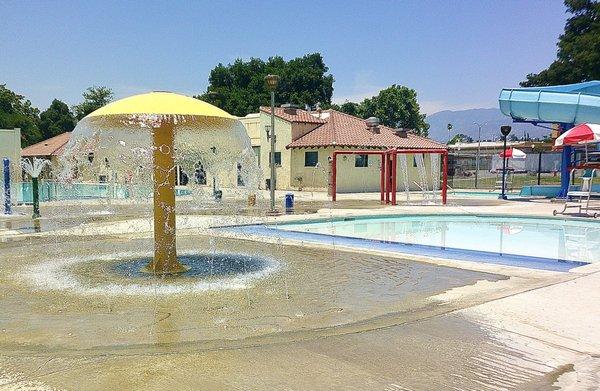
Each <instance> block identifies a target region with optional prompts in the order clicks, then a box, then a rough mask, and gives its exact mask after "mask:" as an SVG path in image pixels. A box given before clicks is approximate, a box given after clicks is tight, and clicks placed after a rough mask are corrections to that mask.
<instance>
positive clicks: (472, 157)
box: [448, 152, 560, 191]
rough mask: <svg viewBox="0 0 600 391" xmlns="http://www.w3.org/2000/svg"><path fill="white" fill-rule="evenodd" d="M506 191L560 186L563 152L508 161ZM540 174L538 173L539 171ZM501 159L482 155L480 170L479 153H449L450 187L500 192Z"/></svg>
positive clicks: (546, 153)
mask: <svg viewBox="0 0 600 391" xmlns="http://www.w3.org/2000/svg"><path fill="white" fill-rule="evenodd" d="M507 163H508V169H507V174H506V176H507V178H506V181H507V188H508V189H509V190H514V191H519V190H520V189H521V188H522V187H523V186H531V185H538V184H541V185H556V184H560V172H559V171H560V153H555V152H541V153H537V152H536V153H530V154H528V155H527V157H526V159H507ZM538 171H539V172H538ZM501 182H502V158H501V157H499V156H498V155H497V154H481V155H480V156H479V170H477V154H476V153H450V154H449V156H448V185H449V186H450V187H451V188H453V189H477V190H483V191H494V190H497V191H500V189H501V186H502V185H501Z"/></svg>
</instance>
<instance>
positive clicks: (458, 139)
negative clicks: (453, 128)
mask: <svg viewBox="0 0 600 391" xmlns="http://www.w3.org/2000/svg"><path fill="white" fill-rule="evenodd" d="M472 142H473V138H472V137H469V136H467V135H466V134H462V133H458V134H455V135H454V137H452V138H451V139H450V141H448V145H452V144H456V143H472Z"/></svg>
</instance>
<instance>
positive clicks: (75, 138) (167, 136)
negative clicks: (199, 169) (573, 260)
mask: <svg viewBox="0 0 600 391" xmlns="http://www.w3.org/2000/svg"><path fill="white" fill-rule="evenodd" d="M90 151H93V152H90ZM65 155H66V156H67V159H68V160H70V161H71V162H74V164H73V163H72V164H71V166H75V167H77V171H78V173H80V172H81V170H82V169H81V167H82V166H85V165H86V164H88V163H89V164H91V163H92V161H95V167H96V168H97V167H100V166H102V165H104V168H107V167H109V168H110V171H111V172H114V173H116V174H114V176H115V177H116V178H117V180H120V181H132V180H135V179H136V178H137V179H142V178H145V179H146V182H151V183H152V184H153V199H154V200H153V203H154V208H153V213H154V258H153V259H152V261H151V262H150V263H149V264H148V265H147V267H146V271H148V272H152V273H155V274H177V273H181V272H184V271H185V270H186V267H185V266H184V265H182V264H181V263H180V262H179V261H178V260H177V250H176V235H175V225H176V224H175V183H176V171H177V170H176V165H181V164H185V163H186V162H187V164H188V165H193V164H195V162H198V161H202V163H203V164H204V168H206V167H208V168H209V169H212V171H215V172H216V171H219V170H220V171H221V172H225V175H228V174H230V173H236V167H237V170H239V167H240V166H241V165H242V164H244V165H245V166H246V167H248V166H251V165H252V164H255V163H254V162H255V159H254V154H253V152H252V148H251V146H250V141H249V139H248V136H247V135H246V132H245V130H244V128H243V125H242V124H241V123H240V122H239V121H238V120H237V119H236V118H235V117H233V116H231V115H230V114H228V113H227V112H225V111H223V110H221V109H219V108H218V107H215V106H213V105H210V104H208V103H206V102H203V101H201V100H198V99H194V98H190V97H187V96H183V95H179V94H174V93H170V92H151V93H146V94H141V95H135V96H131V97H128V98H124V99H121V100H118V101H115V102H112V103H109V104H108V105H106V106H104V107H102V108H100V109H98V110H96V111H94V112H92V113H91V114H89V115H88V116H87V117H85V118H84V119H82V120H81V121H80V122H79V123H78V125H77V127H76V128H75V130H74V131H73V134H72V137H71V140H70V142H69V144H68V146H67V148H66V151H65ZM89 164H88V165H89ZM149 167H152V170H151V175H150V170H149V169H148V168H149ZM84 170H85V168H84ZM192 170H193V168H192ZM96 171H98V170H96ZM117 173H118V174H117ZM238 174H239V173H238ZM71 175H72V174H71ZM215 175H216V174H215Z"/></svg>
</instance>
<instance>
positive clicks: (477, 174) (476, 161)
mask: <svg viewBox="0 0 600 391" xmlns="http://www.w3.org/2000/svg"><path fill="white" fill-rule="evenodd" d="M473 123H474V124H475V125H477V127H478V128H479V131H478V132H477V157H476V158H475V188H476V189H477V179H478V178H479V155H480V154H481V126H482V124H480V123H477V122H473Z"/></svg>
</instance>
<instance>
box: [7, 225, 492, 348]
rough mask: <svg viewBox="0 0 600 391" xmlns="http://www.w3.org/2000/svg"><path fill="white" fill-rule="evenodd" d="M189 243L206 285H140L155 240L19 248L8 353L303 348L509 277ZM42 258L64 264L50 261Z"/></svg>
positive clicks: (148, 281) (245, 245)
mask: <svg viewBox="0 0 600 391" xmlns="http://www.w3.org/2000/svg"><path fill="white" fill-rule="evenodd" d="M178 242H179V243H178V246H180V251H181V253H182V254H188V256H190V257H192V259H196V260H198V259H200V262H199V263H201V264H203V267H197V268H196V269H195V270H196V275H189V276H185V275H184V276H178V277H174V278H172V277H159V278H149V277H147V276H138V277H135V276H134V277H131V276H129V275H128V271H129V272H131V270H136V269H135V267H134V266H136V265H135V263H136V262H142V260H143V258H140V256H139V253H137V254H136V253H133V254H132V253H131V249H132V248H133V249H142V248H148V247H150V246H151V240H150V239H149V238H147V239H137V240H133V239H127V240H119V239H118V238H97V239H94V240H90V239H87V240H86V252H85V254H81V247H80V243H79V242H78V240H77V239H74V240H73V239H71V240H69V239H67V238H64V240H61V241H58V242H56V241H51V240H49V239H47V238H44V239H40V240H38V241H37V243H29V245H27V246H23V247H21V246H20V245H19V243H14V244H13V245H12V246H11V248H7V249H6V251H5V253H6V254H7V257H8V258H9V259H11V260H12V262H14V263H15V264H17V265H19V271H18V272H15V270H14V268H12V267H10V266H9V264H7V263H6V262H3V263H2V266H0V267H1V269H0V276H1V277H0V278H1V281H2V283H3V285H4V286H5V293H6V294H5V295H3V296H2V298H0V304H2V305H3V306H4V308H6V310H7V312H6V313H10V316H8V317H5V318H4V319H3V320H2V329H3V330H5V332H4V333H3V334H2V336H1V339H0V346H3V349H4V350H7V349H8V350H11V349H14V348H16V346H20V348H19V349H23V348H24V349H26V350H33V351H37V350H39V349H44V350H47V349H50V350H57V351H61V350H63V349H68V350H82V351H84V350H85V351H89V350H92V351H96V350H98V351H104V352H105V351H110V350H112V349H115V348H119V347H125V346H127V347H128V348H132V349H135V348H136V347H140V346H146V348H148V346H153V349H162V348H163V347H164V346H171V348H175V349H177V348H184V347H185V346H187V345H186V344H189V343H198V344H201V345H202V346H203V347H205V348H218V347H223V346H231V345H236V344H237V345H240V346H243V345H245V344H261V343H266V342H272V341H273V340H278V341H292V340H296V339H306V338H314V337H316V336H318V335H320V334H322V333H325V334H334V335H335V334H338V333H346V332H352V331H355V330H365V329H367V330H368V329H370V328H377V327H381V325H382V324H388V325H389V324H394V323H397V322H403V321H405V320H406V319H408V318H410V317H412V316H414V314H415V313H419V311H425V312H430V311H435V310H436V308H435V306H433V305H431V303H428V302H427V300H426V298H427V297H429V296H431V295H432V294H436V293H439V292H443V291H445V290H447V289H449V288H452V287H457V286H462V285H465V284H472V283H474V282H475V281H477V280H478V279H481V278H486V279H490V280H497V279H498V278H500V277H498V276H495V275H491V274H484V273H478V272H470V271H466V270H458V269H452V268H446V267H438V266H434V265H426V264H419V263H414V262H409V261H402V260H398V259H386V258H381V257H374V256H368V255H361V254H356V253H345V252H339V251H320V250H315V249H307V248H302V247H291V246H274V245H271V244H264V243H255V242H247V241H244V240H234V239H226V238H218V239H216V238H212V237H205V236H186V237H182V238H180V240H179V241H178ZM196 248H213V249H214V252H215V253H214V254H217V255H216V256H215V255H214V254H213V255H211V257H212V258H211V257H208V259H212V260H213V262H214V261H216V262H217V263H219V262H221V266H220V267H219V266H217V268H216V269H219V270H214V269H213V270H214V271H215V272H214V273H213V274H211V272H210V268H208V269H207V268H206V267H205V266H206V264H205V261H207V258H206V257H205V256H204V255H200V257H198V254H203V253H198V251H197V250H195V249H196ZM42 249H44V250H42ZM42 251H43V253H45V254H52V253H59V254H60V257H48V258H45V257H43V256H40V254H41V253H42ZM146 253H147V251H146ZM90 254H93V255H90ZM223 254H236V257H235V258H233V259H234V262H233V265H234V267H233V269H235V273H234V272H232V267H231V265H232V263H231V262H230V261H231V259H232V258H231V256H229V255H225V256H223ZM240 254H243V256H240ZM251 254H260V256H255V255H251ZM185 257H186V255H184V258H183V261H184V262H185ZM202 257H204V258H202ZM228 257H229V259H228ZM240 261H241V264H240ZM244 262H246V266H247V268H246V270H244V266H243V263H244ZM225 264H226V265H227V267H224V265H225ZM130 266H133V267H132V268H129V267H130ZM240 268H241V272H240ZM38 270H46V272H45V273H40V272H37V271H38ZM192 270H194V268H192ZM134 273H137V271H134ZM23 303H27V305H23Z"/></svg>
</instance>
